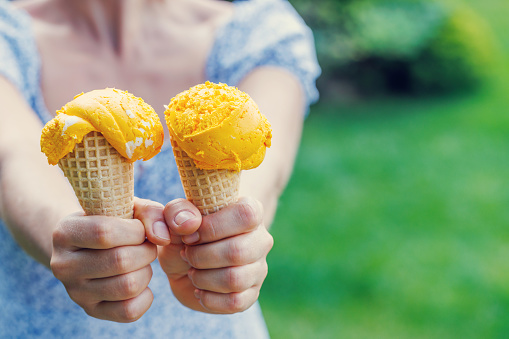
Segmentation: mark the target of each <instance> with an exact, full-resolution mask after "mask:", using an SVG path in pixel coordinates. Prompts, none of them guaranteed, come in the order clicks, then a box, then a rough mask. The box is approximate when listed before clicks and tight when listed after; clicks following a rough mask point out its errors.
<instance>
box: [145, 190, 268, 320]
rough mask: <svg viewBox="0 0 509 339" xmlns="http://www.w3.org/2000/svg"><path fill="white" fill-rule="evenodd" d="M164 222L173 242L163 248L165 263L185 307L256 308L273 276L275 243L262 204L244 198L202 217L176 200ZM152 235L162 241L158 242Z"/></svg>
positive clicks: (204, 309)
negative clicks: (270, 261)
mask: <svg viewBox="0 0 509 339" xmlns="http://www.w3.org/2000/svg"><path fill="white" fill-rule="evenodd" d="M164 219H165V220H166V224H167V225H168V227H169V230H170V234H171V236H170V238H171V243H170V244H169V245H166V246H162V247H159V256H158V257H159V262H160V264H161V267H162V268H163V270H164V271H165V272H166V274H167V275H168V278H169V280H170V284H171V287H172V290H173V293H174V295H175V296H176V297H177V299H178V300H179V301H180V302H181V303H182V304H183V305H185V306H187V307H189V308H191V309H194V310H198V311H202V312H207V313H223V314H228V313H236V312H242V311H244V310H246V309H248V308H249V307H250V306H251V305H253V304H254V302H255V301H256V300H257V299H258V295H259V293H260V288H261V286H262V283H263V281H264V280H265V277H266V276H267V260H266V258H267V254H268V253H269V251H270V250H271V248H272V245H273V238H272V236H271V235H270V233H269V232H268V231H267V229H266V227H265V226H264V224H263V209H262V205H261V203H260V202H259V201H257V200H255V199H252V198H241V199H240V200H239V201H238V202H237V203H235V204H232V205H230V206H228V207H226V208H224V209H222V210H220V211H219V212H216V213H214V214H211V215H207V216H201V215H200V212H199V211H198V209H197V208H196V207H195V206H194V205H193V204H191V203H190V202H189V201H187V200H184V199H176V200H173V201H171V202H169V203H168V204H167V205H166V206H165V208H164ZM147 231H148V232H147V233H149V232H150V230H147ZM147 236H148V238H149V240H151V239H154V240H155V242H156V243H157V238H155V237H153V236H152V235H150V234H147Z"/></svg>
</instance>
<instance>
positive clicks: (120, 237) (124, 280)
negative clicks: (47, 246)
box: [51, 206, 157, 322]
mask: <svg viewBox="0 0 509 339" xmlns="http://www.w3.org/2000/svg"><path fill="white" fill-rule="evenodd" d="M135 207H136V206H135ZM140 219H141V220H143V219H142V218H140ZM156 258H157V248H156V246H155V245H154V244H152V243H150V242H148V241H146V238H145V227H144V225H143V223H142V222H141V221H140V220H138V219H131V220H126V219H119V218H113V217H105V216H85V215H83V213H81V214H80V213H77V214H72V215H70V216H68V217H66V218H64V219H63V220H61V221H60V223H59V225H58V227H57V229H56V230H55V232H54V233H53V254H52V257H51V270H52V271H53V274H54V275H55V277H56V278H57V279H59V280H60V281H61V282H62V283H63V284H64V286H65V288H66V290H67V293H68V294H69V296H70V297H71V299H72V300H73V301H74V302H76V303H77V304H78V305H79V306H81V307H82V308H83V309H84V310H85V312H86V313H87V314H88V315H90V316H92V317H95V318H99V319H104V320H111V321H115V322H132V321H136V320H137V319H139V318H140V317H141V316H142V315H143V314H144V313H145V312H146V311H147V310H148V309H149V307H150V305H151V304H152V300H153V295H152V291H151V290H150V289H149V288H148V283H149V282H150V279H151V278H152V268H151V267H150V263H151V262H153V261H154V260H155V259H156Z"/></svg>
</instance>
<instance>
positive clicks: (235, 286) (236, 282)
mask: <svg viewBox="0 0 509 339" xmlns="http://www.w3.org/2000/svg"><path fill="white" fill-rule="evenodd" d="M226 276H227V279H228V280H227V281H228V289H229V290H230V292H241V291H243V290H244V284H243V281H242V276H241V274H239V272H238V270H237V269H236V268H235V267H229V268H228V269H227V270H226Z"/></svg>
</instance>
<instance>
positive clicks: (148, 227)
mask: <svg viewBox="0 0 509 339" xmlns="http://www.w3.org/2000/svg"><path fill="white" fill-rule="evenodd" d="M163 211H164V206H163V205H162V204H160V203H158V202H155V201H151V200H146V199H138V198H136V199H135V200H134V218H135V219H139V220H140V221H141V222H142V223H143V225H144V227H145V233H146V235H147V239H148V240H149V241H150V242H151V243H153V244H156V245H159V246H166V245H168V244H169V243H170V231H169V229H168V226H167V225H166V222H165V221H164V215H163Z"/></svg>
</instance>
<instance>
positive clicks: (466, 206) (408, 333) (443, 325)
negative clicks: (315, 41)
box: [260, 0, 509, 339]
mask: <svg viewBox="0 0 509 339" xmlns="http://www.w3.org/2000/svg"><path fill="white" fill-rule="evenodd" d="M469 3H470V4H471V5H472V6H474V7H475V8H476V10H477V11H478V12H479V13H480V14H481V15H482V16H484V18H485V19H486V20H487V21H488V22H489V23H490V25H491V27H492V29H493V30H494V33H495V34H496V36H497V37H498V39H499V46H500V49H501V58H500V59H501V60H499V62H498V63H497V65H496V69H494V70H495V71H496V72H495V73H496V75H495V76H494V79H493V82H492V84H491V85H490V86H487V87H486V88H484V89H482V90H480V91H478V92H476V93H473V94H467V95H463V96H461V97H459V96H456V97H449V98H432V99H408V98H407V99H394V98H393V99H380V100H376V101H370V102H366V103H350V104H345V103H343V104H342V103H336V104H330V103H329V104H326V103H321V104H318V105H316V106H314V107H313V108H312V111H311V115H310V116H309V118H308V120H307V121H306V126H305V130H304V134H303V140H302V147H301V151H300V154H299V156H298V159H297V163H296V167H295V171H294V175H293V177H292V180H291V181H290V184H289V186H288V188H287V190H286V191H285V193H284V194H283V196H282V199H281V202H280V208H279V211H278V214H277V217H276V221H275V223H274V226H273V228H272V233H273V235H274V238H275V246H274V249H273V250H272V252H271V254H270V255H269V269H270V272H269V276H268V278H267V281H266V282H265V284H264V287H263V290H262V295H261V297H260V302H261V304H262V309H263V311H264V314H265V317H266V321H267V324H268V327H269V331H270V333H271V335H272V337H273V338H276V339H277V338H285V339H287V338H292V339H294V338H506V337H507V336H509V38H508V37H507V36H506V32H507V31H509V23H506V21H507V13H509V4H507V3H505V2H504V1H496V0H490V1H483V2H477V3H476V2H474V1H469Z"/></svg>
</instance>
